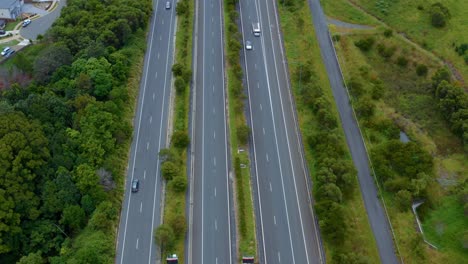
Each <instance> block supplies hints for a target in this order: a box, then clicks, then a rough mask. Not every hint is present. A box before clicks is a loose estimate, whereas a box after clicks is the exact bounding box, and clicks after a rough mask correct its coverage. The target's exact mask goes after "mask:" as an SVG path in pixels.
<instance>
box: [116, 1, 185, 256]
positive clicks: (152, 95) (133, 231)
mask: <svg viewBox="0 0 468 264" xmlns="http://www.w3.org/2000/svg"><path fill="white" fill-rule="evenodd" d="M169 1H171V2H172V6H173V7H174V5H175V0H169ZM165 4H166V1H162V0H157V1H153V10H154V13H153V16H152V18H151V22H150V32H149V33H148V47H147V49H146V56H145V63H144V68H143V76H142V80H141V85H140V94H139V98H138V108H137V115H136V117H135V123H134V127H135V132H134V136H133V142H132V149H131V156H130V160H129V164H128V176H127V181H126V184H125V187H126V188H125V200H124V203H123V205H122V206H123V208H122V212H121V217H120V226H119V237H118V244H117V254H116V259H115V262H116V263H120V264H122V263H149V264H150V263H156V260H157V259H158V258H159V257H160V256H159V255H160V250H159V248H158V247H157V246H156V245H155V242H154V237H153V230H154V229H156V228H157V227H158V226H159V224H160V222H161V213H162V212H161V183H162V181H161V174H160V162H159V160H158V153H159V151H160V150H161V149H162V148H165V147H166V144H167V143H168V142H167V130H168V112H169V98H170V92H171V82H172V81H171V79H172V72H171V67H172V63H173V44H174V31H175V16H176V15H175V8H171V9H169V10H166V9H165ZM133 179H138V180H139V181H140V190H139V192H136V193H132V192H131V182H132V180H133Z"/></svg>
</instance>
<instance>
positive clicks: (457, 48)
mask: <svg viewBox="0 0 468 264" xmlns="http://www.w3.org/2000/svg"><path fill="white" fill-rule="evenodd" d="M467 50H468V43H462V44H460V45H459V46H455V52H457V53H458V55H460V56H463V55H465V52H466V51H467Z"/></svg>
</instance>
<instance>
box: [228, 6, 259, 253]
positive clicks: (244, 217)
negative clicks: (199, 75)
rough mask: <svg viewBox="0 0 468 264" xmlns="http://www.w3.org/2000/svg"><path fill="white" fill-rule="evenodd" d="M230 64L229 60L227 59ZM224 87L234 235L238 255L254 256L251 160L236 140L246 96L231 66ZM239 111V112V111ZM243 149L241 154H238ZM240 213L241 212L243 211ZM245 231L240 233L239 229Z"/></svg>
mask: <svg viewBox="0 0 468 264" xmlns="http://www.w3.org/2000/svg"><path fill="white" fill-rule="evenodd" d="M228 12H229V6H228V4H227V3H226V1H225V4H224V19H225V23H224V25H225V32H226V42H227V39H229V37H230V36H229V34H230V32H229V30H228V25H229V23H231V22H229V15H228ZM226 49H227V51H226V53H228V52H229V50H228V49H229V46H226ZM228 61H229V60H228ZM236 64H240V57H238V58H237V60H236ZM227 80H228V82H227V85H228V102H229V134H230V145H231V157H232V161H233V162H232V164H234V166H233V169H234V173H235V179H236V181H235V196H236V203H237V204H236V210H237V211H236V218H237V221H236V222H237V231H238V232H237V234H238V238H239V239H238V240H239V242H238V246H239V248H238V251H239V256H241V257H242V256H256V254H257V253H256V252H257V241H256V237H255V234H256V228H255V219H254V208H253V200H252V189H251V178H250V169H249V168H250V157H249V151H248V146H246V145H242V144H240V142H239V141H238V138H237V129H238V128H239V127H241V126H245V125H246V122H247V121H246V117H245V114H244V111H243V105H244V100H245V97H244V96H245V95H244V94H243V96H240V97H239V96H236V92H235V90H236V89H238V88H239V87H242V80H239V79H237V77H236V75H235V73H234V69H233V67H232V65H229V64H228V65H227ZM239 109H240V110H239ZM239 148H242V149H244V150H245V151H244V152H240V153H239V152H238V149H239ZM236 159H239V160H240V163H241V164H244V165H245V166H246V167H245V168H239V167H237V168H236V166H235V164H236ZM242 211H243V212H242ZM243 227H244V228H245V231H244V232H243V231H242V228H243Z"/></svg>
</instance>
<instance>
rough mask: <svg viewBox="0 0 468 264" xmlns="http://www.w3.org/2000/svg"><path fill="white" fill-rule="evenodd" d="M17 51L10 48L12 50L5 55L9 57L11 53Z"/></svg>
mask: <svg viewBox="0 0 468 264" xmlns="http://www.w3.org/2000/svg"><path fill="white" fill-rule="evenodd" d="M15 52H16V50H14V49H10V50H9V51H8V52H7V53H6V54H5V57H6V58H8V57H10V56H11V55H13V53H15Z"/></svg>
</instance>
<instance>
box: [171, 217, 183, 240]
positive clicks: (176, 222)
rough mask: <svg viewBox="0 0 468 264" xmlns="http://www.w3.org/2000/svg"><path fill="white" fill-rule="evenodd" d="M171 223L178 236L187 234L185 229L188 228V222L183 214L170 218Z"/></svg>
mask: <svg viewBox="0 0 468 264" xmlns="http://www.w3.org/2000/svg"><path fill="white" fill-rule="evenodd" d="M169 225H170V226H171V227H172V230H173V231H174V234H175V236H177V237H180V236H182V235H183V234H185V231H186V230H187V223H186V221H185V217H184V216H183V215H176V216H174V217H173V218H172V219H171V220H170V222H169Z"/></svg>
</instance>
